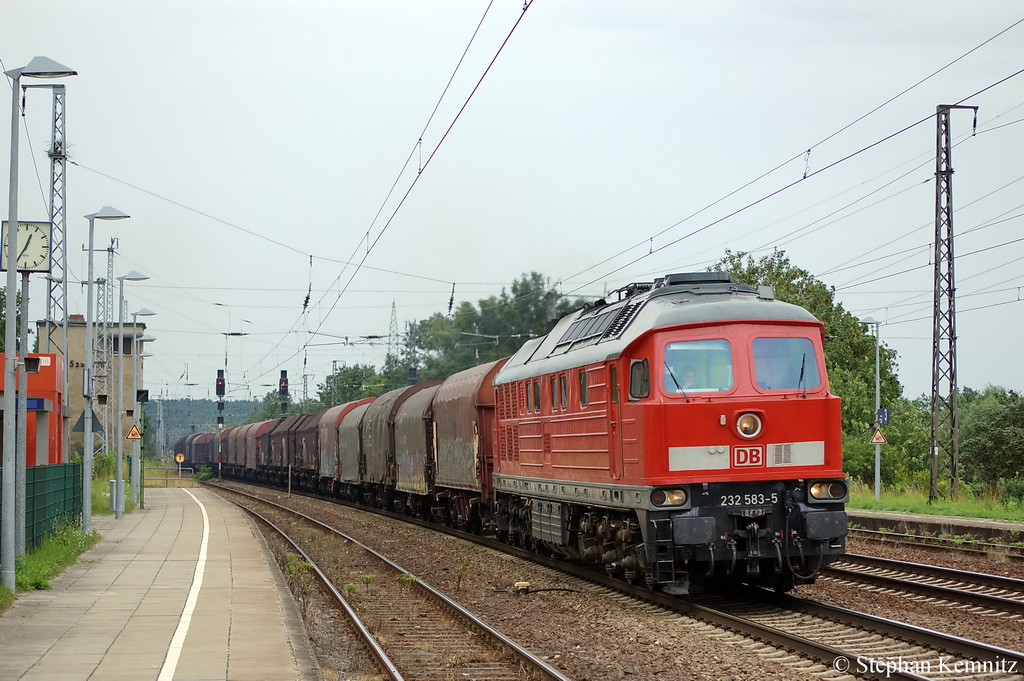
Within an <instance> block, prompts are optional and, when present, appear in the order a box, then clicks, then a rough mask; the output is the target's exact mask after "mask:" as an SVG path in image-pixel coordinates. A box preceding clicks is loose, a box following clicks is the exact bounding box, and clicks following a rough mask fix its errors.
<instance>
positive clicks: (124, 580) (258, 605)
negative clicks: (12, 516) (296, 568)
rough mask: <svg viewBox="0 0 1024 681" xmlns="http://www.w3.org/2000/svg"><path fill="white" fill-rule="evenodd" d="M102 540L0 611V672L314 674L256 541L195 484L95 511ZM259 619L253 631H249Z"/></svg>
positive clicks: (164, 677)
mask: <svg viewBox="0 0 1024 681" xmlns="http://www.w3.org/2000/svg"><path fill="white" fill-rule="evenodd" d="M93 527H94V528H95V529H96V531H97V532H99V533H100V534H101V535H102V536H103V539H102V540H101V541H100V542H99V543H98V544H97V545H96V546H95V547H94V548H93V549H92V550H90V551H88V552H86V553H85V554H83V555H82V557H81V559H80V560H79V561H78V563H76V564H75V565H74V566H72V567H70V568H69V569H68V570H66V571H65V572H64V573H63V574H62V575H60V576H59V577H58V578H56V579H54V580H53V581H52V582H51V586H52V589H51V590H49V591H38V592H29V593H21V594H19V596H18V599H17V600H16V601H15V603H14V605H13V606H11V608H9V609H8V610H7V612H5V613H4V614H3V615H2V616H0V650H2V651H3V654H2V655H0V679H4V680H5V681H6V680H8V679H10V680H11V681H13V680H15V679H17V680H18V681H34V680H36V679H40V680H43V679H45V680H46V681H54V680H57V681H65V680H66V681H79V680H81V681H119V680H120V679H130V680H131V681H169V680H170V679H178V680H180V681H190V680H196V681H246V680H249V679H258V680H260V681H320V679H321V675H320V671H319V668H318V667H317V665H316V660H315V657H314V656H313V653H312V651H311V649H310V646H309V641H308V639H307V638H306V633H305V631H304V630H303V629H302V626H301V623H302V618H301V616H299V614H298V608H297V606H296V604H295V601H294V599H293V598H292V595H291V593H290V592H289V591H288V589H287V586H286V585H285V582H284V578H283V577H282V575H281V572H280V570H279V569H278V567H277V563H276V562H275V561H274V560H273V557H272V556H271V555H270V551H269V549H268V547H267V546H266V544H265V543H264V541H263V538H262V537H261V536H260V535H259V533H258V532H256V531H255V529H254V528H253V526H252V525H251V523H250V521H249V520H248V518H246V517H245V515H244V514H243V513H242V512H241V511H240V510H238V509H237V508H236V507H235V506H234V505H233V504H230V503H229V502H227V501H225V500H223V499H221V498H220V497H218V496H217V495H215V494H213V493H212V492H210V491H208V490H204V489H191V490H185V489H149V490H146V508H145V509H141V508H136V509H135V510H134V511H133V512H132V513H129V514H127V515H125V516H124V517H123V518H121V519H120V520H116V519H114V517H113V516H94V517H93ZM256 623H258V626H253V625H254V624H256Z"/></svg>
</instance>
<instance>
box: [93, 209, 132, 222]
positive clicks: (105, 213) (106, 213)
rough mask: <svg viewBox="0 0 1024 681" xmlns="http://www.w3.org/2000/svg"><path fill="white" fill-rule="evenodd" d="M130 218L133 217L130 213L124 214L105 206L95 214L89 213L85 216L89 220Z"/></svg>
mask: <svg viewBox="0 0 1024 681" xmlns="http://www.w3.org/2000/svg"><path fill="white" fill-rule="evenodd" d="M130 217H131V215H128V213H122V212H121V211H119V210H118V209H116V208H111V207H110V206H103V208H100V209H99V210H98V211H96V212H95V213H89V214H88V215H86V216H85V218H86V219H87V220H124V219H125V218H130Z"/></svg>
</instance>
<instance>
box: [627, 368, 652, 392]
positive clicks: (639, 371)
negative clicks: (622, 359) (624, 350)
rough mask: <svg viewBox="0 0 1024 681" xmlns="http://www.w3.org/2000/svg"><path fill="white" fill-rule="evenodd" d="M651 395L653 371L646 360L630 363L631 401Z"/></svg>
mask: <svg viewBox="0 0 1024 681" xmlns="http://www.w3.org/2000/svg"><path fill="white" fill-rule="evenodd" d="M650 394H651V369H650V365H649V364H648V363H647V360H646V359H634V360H632V361H631V362H630V363H629V399H631V400H639V399H641V398H644V397H647V396H648V395H650Z"/></svg>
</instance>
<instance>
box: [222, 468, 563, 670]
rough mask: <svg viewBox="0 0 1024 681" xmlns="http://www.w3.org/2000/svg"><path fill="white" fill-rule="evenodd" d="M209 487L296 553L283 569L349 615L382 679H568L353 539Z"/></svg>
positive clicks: (286, 510)
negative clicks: (306, 575)
mask: <svg viewBox="0 0 1024 681" xmlns="http://www.w3.org/2000/svg"><path fill="white" fill-rule="evenodd" d="M213 487H215V488H216V489H217V490H218V491H220V492H221V493H222V494H224V495H225V498H228V499H229V500H231V501H233V502H234V503H235V504H237V505H238V506H239V507H241V508H242V509H244V510H245V511H246V512H247V513H249V514H250V515H252V516H253V517H255V518H256V519H257V520H258V521H259V522H260V523H261V524H262V525H264V526H266V527H269V528H270V529H272V530H273V531H274V532H275V533H277V534H278V535H279V536H280V537H281V538H282V539H283V540H284V541H285V542H286V543H287V544H288V545H290V546H291V547H292V549H293V551H294V554H293V555H298V556H301V558H302V562H298V561H295V560H292V561H289V563H288V565H287V566H286V569H288V570H289V571H290V572H296V571H302V570H309V571H311V572H313V573H314V574H315V575H316V577H317V579H318V580H319V582H320V583H321V584H322V585H323V587H324V589H326V591H327V592H329V593H330V594H331V595H332V596H333V597H334V599H335V601H336V602H337V605H338V607H339V608H340V609H341V610H343V611H344V612H345V613H346V614H347V615H348V618H349V621H350V622H351V623H352V626H353V629H354V630H355V631H356V633H357V634H358V636H359V637H360V638H361V639H362V640H363V641H364V643H365V644H366V646H367V649H368V651H369V653H370V654H371V656H372V657H373V658H374V660H376V663H377V666H378V668H379V669H380V671H381V673H382V674H384V675H385V676H386V678H388V679H392V680H393V681H402V680H403V679H405V680H408V681H434V680H438V681H443V680H447V679H452V678H459V679H480V680H486V681H492V680H493V681H505V680H508V681H521V680H522V679H537V680H550V681H569V680H568V678H567V677H565V676H563V675H562V674H561V673H560V672H558V670H556V669H555V668H554V667H552V666H551V665H549V664H548V663H547V662H545V661H544V660H542V659H540V658H539V657H537V656H536V655H534V654H533V653H531V652H529V651H528V650H526V649H525V648H523V647H522V646H520V645H518V644H517V643H516V642H515V641H513V640H512V639H510V638H508V637H507V636H505V635H503V634H502V633H500V632H499V631H497V630H495V629H494V628H492V627H490V626H489V625H487V624H486V623H484V622H482V621H481V620H480V619H478V618H477V617H475V616H474V615H473V614H472V613H470V612H469V611H468V610H466V609H465V608H463V607H462V606H461V605H459V604H458V603H457V602H455V601H454V600H452V599H451V598H449V597H447V596H445V595H444V594H442V593H440V592H439V591H437V590H436V589H434V588H432V587H431V586H429V585H428V584H426V583H424V582H423V581H421V580H419V579H418V578H416V577H415V576H414V575H411V574H410V573H408V572H407V571H405V570H404V569H403V568H402V567H401V566H399V565H397V564H396V563H394V562H392V561H390V560H389V559H387V558H385V557H384V556H383V555H381V554H379V553H377V552H376V551H374V550H373V549H372V548H370V547H368V546H365V545H363V544H361V543H360V542H358V541H356V540H355V539H353V538H352V537H349V536H347V535H345V534H344V533H342V532H340V531H338V530H336V529H334V528H332V527H330V526H328V525H325V524H324V523H321V522H320V521H318V520H316V519H315V518H311V517H309V516H307V515H304V514H302V513H300V512H298V511H295V510H293V509H289V508H287V507H286V506H282V505H280V504H276V503H273V502H271V501H267V500H265V499H260V498H259V497H258V496H255V495H251V494H246V493H244V492H241V491H239V490H235V489H230V488H225V487H222V486H219V485H213ZM232 497H234V498H232ZM239 497H241V499H239ZM290 534H292V535H294V534H298V535H301V537H302V538H301V539H295V538H293V537H292V536H289V535H290ZM325 553H329V554H330V564H329V565H326V564H322V565H318V561H321V562H322V559H323V558H324V557H325V556H324V554H325Z"/></svg>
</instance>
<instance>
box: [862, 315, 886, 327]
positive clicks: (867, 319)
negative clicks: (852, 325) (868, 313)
mask: <svg viewBox="0 0 1024 681" xmlns="http://www.w3.org/2000/svg"><path fill="white" fill-rule="evenodd" d="M857 321H858V322H860V323H861V324H867V325H869V326H870V325H871V324H880V323H881V322H879V321H878V320H877V319H875V318H874V317H865V318H864V319H858V320H857Z"/></svg>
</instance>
